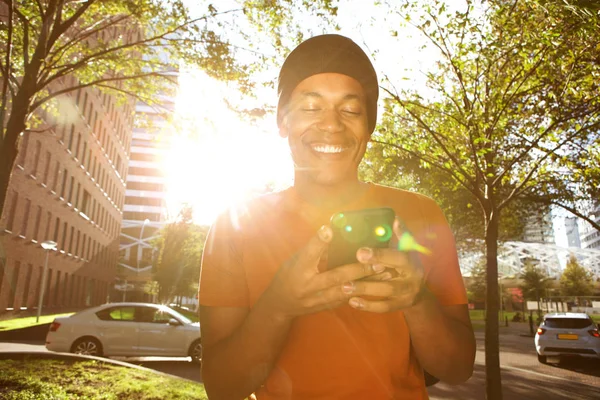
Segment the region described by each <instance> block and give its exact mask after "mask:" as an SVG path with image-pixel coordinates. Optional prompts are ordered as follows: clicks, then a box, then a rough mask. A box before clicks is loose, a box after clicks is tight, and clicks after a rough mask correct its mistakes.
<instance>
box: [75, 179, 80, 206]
mask: <svg viewBox="0 0 600 400" xmlns="http://www.w3.org/2000/svg"><path fill="white" fill-rule="evenodd" d="M79 192H81V183H77V192H75V208H77V209H78V208H79Z"/></svg>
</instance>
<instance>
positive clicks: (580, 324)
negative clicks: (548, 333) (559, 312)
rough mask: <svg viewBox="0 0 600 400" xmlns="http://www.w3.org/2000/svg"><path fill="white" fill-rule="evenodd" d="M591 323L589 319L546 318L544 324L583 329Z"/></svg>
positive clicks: (551, 326)
mask: <svg viewBox="0 0 600 400" xmlns="http://www.w3.org/2000/svg"><path fill="white" fill-rule="evenodd" d="M591 324H592V321H591V320H589V319H581V318H547V319H546V320H545V321H544V325H546V326H547V327H549V328H563V329H583V328H587V327H588V326H590V325H591Z"/></svg>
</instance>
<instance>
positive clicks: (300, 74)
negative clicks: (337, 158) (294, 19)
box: [277, 35, 379, 133]
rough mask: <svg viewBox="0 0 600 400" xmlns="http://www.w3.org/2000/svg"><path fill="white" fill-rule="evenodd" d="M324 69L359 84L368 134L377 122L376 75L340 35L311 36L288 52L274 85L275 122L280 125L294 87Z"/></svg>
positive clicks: (363, 56) (366, 59)
mask: <svg viewBox="0 0 600 400" xmlns="http://www.w3.org/2000/svg"><path fill="white" fill-rule="evenodd" d="M325 72H334V73H338V74H343V75H347V76H349V77H351V78H354V79H356V80H357V81H358V82H359V83H360V84H361V85H362V87H363V89H364V91H365V94H366V97H367V99H366V100H367V101H366V103H367V120H368V124H369V133H372V132H373V131H374V130H375V125H376V124H377V99H378V97H379V85H378V82H377V74H376V72H375V69H374V68H373V64H371V60H369V57H367V55H366V54H365V52H364V51H363V50H362V49H361V48H360V47H359V46H358V45H357V44H356V43H354V42H353V41H352V40H350V39H348V38H347V37H344V36H340V35H320V36H315V37H312V38H310V39H308V40H306V41H304V42H302V43H300V45H298V47H296V48H295V49H294V50H293V51H292V52H291V53H290V54H289V55H288V57H287V58H286V60H285V62H284V63H283V66H282V67H281V72H280V73H279V81H278V85H277V94H278V95H279V102H278V104H277V125H280V124H281V121H282V119H283V108H284V107H285V105H286V103H287V102H288V100H289V99H290V96H291V94H292V92H293V91H294V89H295V88H296V86H297V85H298V84H299V83H300V82H302V81H303V80H304V79H306V78H308V77H310V76H313V75H317V74H321V73H325Z"/></svg>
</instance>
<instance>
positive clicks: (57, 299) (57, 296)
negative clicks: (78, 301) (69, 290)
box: [54, 271, 62, 306]
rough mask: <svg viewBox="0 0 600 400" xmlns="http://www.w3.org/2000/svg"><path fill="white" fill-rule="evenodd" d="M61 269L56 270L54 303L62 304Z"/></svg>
mask: <svg viewBox="0 0 600 400" xmlns="http://www.w3.org/2000/svg"><path fill="white" fill-rule="evenodd" d="M60 275H61V271H56V285H54V305H57V306H59V305H60V293H61V291H62V290H61V287H60V286H61V282H60Z"/></svg>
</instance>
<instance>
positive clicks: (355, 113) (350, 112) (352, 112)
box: [342, 110, 360, 115]
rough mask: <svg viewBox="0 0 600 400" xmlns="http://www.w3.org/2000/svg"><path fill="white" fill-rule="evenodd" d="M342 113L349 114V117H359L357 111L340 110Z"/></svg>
mask: <svg viewBox="0 0 600 400" xmlns="http://www.w3.org/2000/svg"><path fill="white" fill-rule="evenodd" d="M342 111H343V112H344V113H346V114H350V115H360V111H358V110H342Z"/></svg>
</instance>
